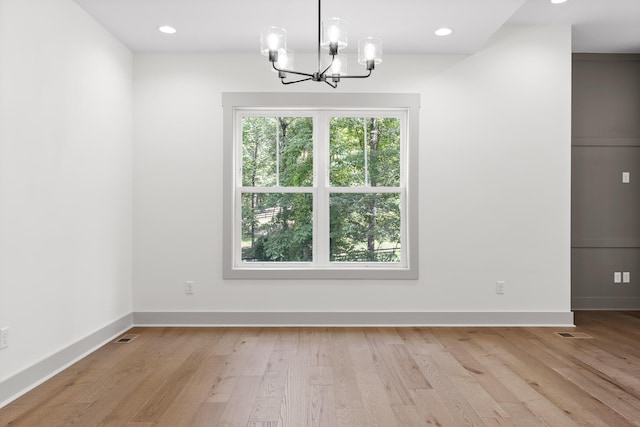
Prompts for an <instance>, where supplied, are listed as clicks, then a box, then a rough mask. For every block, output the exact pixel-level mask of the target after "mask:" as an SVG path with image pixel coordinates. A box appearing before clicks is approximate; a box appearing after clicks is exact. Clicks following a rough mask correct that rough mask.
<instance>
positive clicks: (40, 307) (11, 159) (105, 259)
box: [0, 0, 133, 400]
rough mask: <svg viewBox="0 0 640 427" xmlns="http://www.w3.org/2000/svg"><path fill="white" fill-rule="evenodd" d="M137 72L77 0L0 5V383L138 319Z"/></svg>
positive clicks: (6, 0)
mask: <svg viewBox="0 0 640 427" xmlns="http://www.w3.org/2000/svg"><path fill="white" fill-rule="evenodd" d="M132 66H133V55H132V54H131V52H130V51H129V50H128V49H126V48H125V47H124V46H123V45H122V44H121V43H120V42H118V41H116V40H115V39H114V38H113V36H111V35H110V34H109V33H108V32H107V31H106V30H104V29H103V28H102V27H101V26H99V25H98V24H97V23H96V22H95V21H94V20H93V19H92V18H90V17H89V16H88V15H87V14H86V13H85V12H84V11H83V10H82V9H81V8H80V7H79V6H78V5H77V4H76V3H74V2H73V1H71V0H0V327H4V326H8V327H10V345H9V348H7V349H5V350H0V381H2V380H4V379H6V378H8V377H11V376H13V375H15V374H17V373H18V372H20V371H22V370H23V369H25V368H27V367H30V366H32V365H33V364H34V363H36V362H39V361H41V360H43V359H45V358H47V357H49V356H51V355H52V354H54V353H55V352H57V351H59V350H61V349H63V348H65V347H67V346H69V345H70V344H72V343H75V342H77V341H78V340H80V339H82V338H85V337H87V336H88V335H90V334H92V333H93V332H95V331H96V330H98V329H100V328H103V327H104V326H105V325H107V324H110V323H112V322H114V321H115V320H117V319H119V318H121V317H122V316H124V315H126V314H128V313H130V312H131V310H132V303H131V301H132V298H131V274H132V271H131V259H132V253H131V245H132V241H131V239H132V237H131V236H132V232H131V226H132V224H131V197H132V194H131V173H132V172H131V170H132V164H131V162H132V110H131V106H132V94H133V90H132ZM0 400H2V399H0Z"/></svg>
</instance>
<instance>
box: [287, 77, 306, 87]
mask: <svg viewBox="0 0 640 427" xmlns="http://www.w3.org/2000/svg"><path fill="white" fill-rule="evenodd" d="M285 78H286V77H280V82H281V83H282V84H283V85H290V84H293V83H300V82H306V81H307V80H312V79H313V77H307V78H305V79H299V80H292V81H290V82H285V81H284V79H285Z"/></svg>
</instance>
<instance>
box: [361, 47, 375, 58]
mask: <svg viewBox="0 0 640 427" xmlns="http://www.w3.org/2000/svg"><path fill="white" fill-rule="evenodd" d="M375 56H376V47H375V46H374V45H373V44H371V43H368V44H367V45H365V47H364V57H365V58H366V59H373V58H375Z"/></svg>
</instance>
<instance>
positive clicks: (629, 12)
mask: <svg viewBox="0 0 640 427" xmlns="http://www.w3.org/2000/svg"><path fill="white" fill-rule="evenodd" d="M75 1H76V2H77V3H78V4H80V5H81V6H82V7H83V8H84V9H85V10H87V12H89V13H90V14H91V15H93V16H94V18H95V19H96V20H97V21H98V22H100V23H101V24H102V25H104V27H106V28H107V29H108V30H109V31H110V32H111V33H113V34H114V35H115V36H116V37H117V38H118V39H120V40H121V41H122V42H123V43H125V44H126V45H127V46H128V47H129V48H131V49H132V50H133V51H136V52H257V51H258V48H259V39H260V31H261V30H262V29H263V28H265V27H267V26H278V27H284V28H286V29H287V32H288V47H290V48H292V49H294V50H295V51H298V52H314V51H315V49H316V47H315V46H316V43H317V19H318V18H317V13H318V10H317V7H318V5H317V2H316V1H315V0H75ZM322 15H323V17H333V16H339V17H340V18H343V19H345V20H346V21H347V22H348V23H349V40H350V42H351V43H350V47H349V48H348V51H351V50H352V49H353V47H352V46H353V45H355V43H353V42H354V41H356V40H358V39H360V38H363V37H367V36H376V37H380V38H382V39H383V41H384V52H385V53H386V54H389V53H391V54H393V53H452V54H468V53H473V52H476V51H478V50H479V49H480V48H481V47H482V46H483V45H484V44H485V43H486V41H487V40H488V39H489V38H490V37H491V36H492V35H493V34H494V33H495V32H496V31H497V30H498V29H499V28H501V27H502V26H503V25H507V24H561V25H572V27H573V36H572V37H573V51H574V52H598V53H606V52H610V53H640V0H568V1H567V2H566V3H563V4H557V5H554V4H551V3H550V1H549V0H393V1H382V0H323V2H322ZM160 25H171V26H173V27H175V28H176V29H177V31H178V32H177V33H176V34H173V35H167V34H162V33H160V32H159V31H158V30H157V28H158V27H159V26H160ZM443 26H446V27H450V28H452V29H453V30H454V32H453V34H452V35H450V36H447V37H437V36H435V35H434V34H433V32H434V31H435V30H436V29H437V28H440V27H443Z"/></svg>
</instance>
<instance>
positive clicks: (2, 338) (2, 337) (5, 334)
mask: <svg viewBox="0 0 640 427" xmlns="http://www.w3.org/2000/svg"><path fill="white" fill-rule="evenodd" d="M7 347H9V328H2V329H0V350H2V349H3V348H7Z"/></svg>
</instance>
